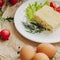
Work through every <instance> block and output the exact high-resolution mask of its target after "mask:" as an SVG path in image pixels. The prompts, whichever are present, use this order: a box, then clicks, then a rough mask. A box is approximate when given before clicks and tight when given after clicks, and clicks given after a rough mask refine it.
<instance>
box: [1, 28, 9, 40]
mask: <svg viewBox="0 0 60 60" xmlns="http://www.w3.org/2000/svg"><path fill="white" fill-rule="evenodd" d="M0 35H1V38H2V40H3V41H6V40H8V39H9V37H10V31H9V30H7V29H4V30H2V31H1V33H0Z"/></svg>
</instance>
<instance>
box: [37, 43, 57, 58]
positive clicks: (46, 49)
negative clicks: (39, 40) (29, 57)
mask: <svg viewBox="0 0 60 60" xmlns="http://www.w3.org/2000/svg"><path fill="white" fill-rule="evenodd" d="M56 51H57V50H56V48H55V47H54V46H53V45H52V44H46V43H45V44H44V43H43V44H39V45H38V46H37V52H43V53H45V54H46V55H47V56H48V57H49V58H52V57H53V56H54V55H55V54H56Z"/></svg>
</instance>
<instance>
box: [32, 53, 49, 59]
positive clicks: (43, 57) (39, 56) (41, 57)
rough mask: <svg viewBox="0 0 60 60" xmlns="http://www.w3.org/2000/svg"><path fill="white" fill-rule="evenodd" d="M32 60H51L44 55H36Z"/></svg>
mask: <svg viewBox="0 0 60 60" xmlns="http://www.w3.org/2000/svg"><path fill="white" fill-rule="evenodd" d="M32 60H49V58H48V56H47V55H46V54H44V53H36V54H35V56H34V57H33V59H32Z"/></svg>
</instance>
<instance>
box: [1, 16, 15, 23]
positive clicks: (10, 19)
mask: <svg viewBox="0 0 60 60" xmlns="http://www.w3.org/2000/svg"><path fill="white" fill-rule="evenodd" d="M5 20H7V21H9V22H11V21H13V20H14V18H13V17H8V18H2V17H0V21H5Z"/></svg>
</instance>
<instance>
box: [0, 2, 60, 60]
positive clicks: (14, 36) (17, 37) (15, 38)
mask: <svg viewBox="0 0 60 60" xmlns="http://www.w3.org/2000/svg"><path fill="white" fill-rule="evenodd" d="M20 4H21V3H18V4H16V5H14V6H12V7H10V6H8V7H7V8H6V10H5V12H4V14H3V16H2V17H6V16H7V15H8V16H9V17H13V16H14V14H15V12H16V10H17V8H18V7H19V6H20ZM7 12H8V13H7ZM10 12H12V13H10ZM0 24H2V27H1V28H2V29H9V30H10V32H11V37H10V39H9V41H6V42H3V43H4V44H5V45H8V44H9V43H10V42H11V41H12V43H11V44H10V45H12V44H13V43H15V46H13V47H16V50H18V49H17V47H18V46H20V47H23V46H24V45H31V46H33V47H36V46H37V45H38V43H36V42H32V41H30V40H28V39H26V38H24V37H23V36H22V35H21V34H20V33H19V32H18V31H17V30H16V28H15V25H14V22H13V21H12V22H8V21H4V22H3V23H2V22H1V23H0ZM17 42H19V43H17ZM3 43H2V44H3ZM0 44H1V42H0ZM10 45H9V46H10ZM53 45H54V46H56V48H57V50H58V52H57V54H56V55H55V57H54V58H53V59H52V60H60V43H55V44H53ZM16 60H17V59H16Z"/></svg>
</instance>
